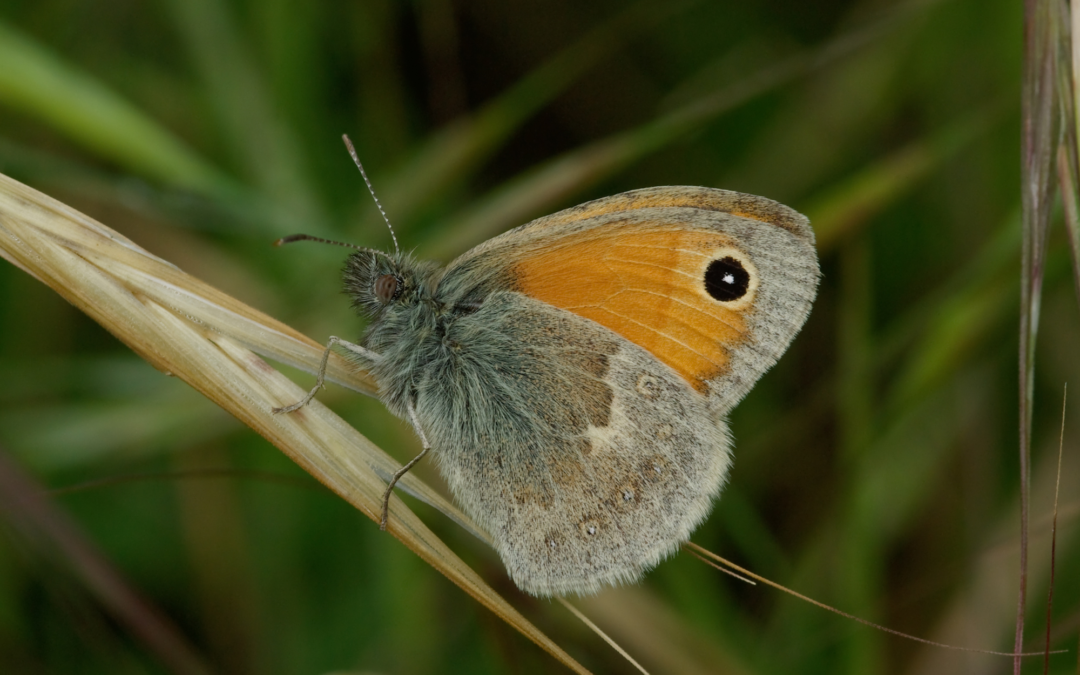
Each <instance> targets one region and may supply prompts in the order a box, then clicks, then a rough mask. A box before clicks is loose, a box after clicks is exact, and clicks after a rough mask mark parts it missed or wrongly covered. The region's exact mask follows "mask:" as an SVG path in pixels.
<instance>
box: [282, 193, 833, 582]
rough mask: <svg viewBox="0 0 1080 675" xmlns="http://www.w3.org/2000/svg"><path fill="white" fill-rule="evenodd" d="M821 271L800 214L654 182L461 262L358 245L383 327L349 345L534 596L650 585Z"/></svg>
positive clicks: (352, 289) (355, 290)
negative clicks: (732, 419) (732, 416)
mask: <svg viewBox="0 0 1080 675" xmlns="http://www.w3.org/2000/svg"><path fill="white" fill-rule="evenodd" d="M818 276H819V272H818V262H817V253H816V251H815V248H814V233H813V230H811V229H810V225H809V222H808V221H807V219H806V218H805V217H804V216H802V215H800V214H799V213H796V212H795V211H793V210H791V209H789V208H787V207H785V206H782V205H781V204H777V203H776V202H773V201H770V200H768V199H764V198H762V197H754V196H751V195H745V194H740V193H737V192H729V191H726V190H716V189H710V188H703V187H654V188H648V189H643V190H634V191H632V192H626V193H623V194H620V195H615V196H613V197H607V198H604V199H598V200H596V201H592V202H588V203H586V204H582V205H580V206H576V207H574V208H570V209H566V210H565V211H560V212H559V213H556V214H554V215H551V216H547V217H545V218H539V219H537V220H534V221H532V222H531V223H528V224H526V225H522V226H521V227H518V228H516V229H513V230H510V231H509V232H507V233H505V234H502V235H500V236H498V237H495V238H494V239H491V240H489V241H487V242H484V243H483V244H480V245H479V246H477V247H476V248H474V249H472V250H471V251H469V252H467V253H465V254H464V255H462V256H461V257H459V258H458V259H457V260H454V261H453V262H451V263H450V264H449V265H447V266H445V267H442V266H440V265H437V264H435V263H431V262H419V261H416V260H414V259H413V258H411V257H409V256H408V255H405V254H401V253H394V254H387V253H382V252H379V251H374V250H368V249H360V250H358V252H356V253H353V254H352V255H350V256H349V259H348V262H347V263H346V266H345V272H344V277H345V290H346V292H347V293H348V294H349V295H350V296H352V299H353V305H354V306H355V307H356V308H357V309H358V310H359V311H360V312H361V313H362V314H364V315H365V316H367V317H369V318H370V319H371V325H370V327H369V329H368V331H367V334H366V336H365V338H364V341H363V346H359V345H350V344H348V343H344V342H343V341H340V340H337V339H336V338H333V339H332V340H331V344H334V343H338V344H343V345H344V346H345V347H346V348H348V349H350V350H351V351H352V352H354V353H355V354H356V355H357V358H358V359H359V360H360V361H361V362H363V364H364V366H365V367H366V368H368V369H369V370H370V372H371V373H372V374H373V375H374V377H375V379H376V380H377V382H378V383H379V386H380V396H381V398H382V400H383V402H384V403H385V404H386V406H387V407H388V408H389V409H390V410H391V411H392V412H393V413H395V414H396V415H398V416H400V417H402V418H405V419H407V420H409V421H410V422H411V423H412V424H413V426H414V427H415V428H416V430H417V433H418V434H419V435H420V437H421V440H422V441H423V444H424V448H425V452H426V451H427V449H429V448H430V449H432V450H434V453H435V456H436V458H437V461H438V464H439V467H440V469H441V470H442V474H443V476H444V477H445V479H446V482H447V483H448V484H449V486H450V489H451V490H452V491H453V494H454V497H455V498H456V499H457V501H458V502H459V503H460V505H461V506H462V508H463V509H464V510H465V512H466V513H468V514H469V515H470V516H471V517H472V518H473V519H475V520H476V522H477V523H479V524H480V525H481V526H482V527H484V528H485V529H486V530H487V531H488V532H490V533H491V536H492V538H493V539H494V542H495V547H496V548H497V550H498V552H499V555H500V556H501V557H502V560H503V562H504V563H505V564H506V568H507V570H508V572H509V573H510V577H511V578H512V579H513V580H514V582H515V583H516V584H517V585H518V586H519V587H520V588H522V589H523V590H525V591H527V592H529V593H532V594H535V595H540V596H549V595H563V594H567V593H579V594H583V593H592V592H595V591H597V590H599V589H600V588H602V587H603V586H605V585H608V584H618V583H630V582H634V581H636V580H638V579H639V578H640V577H641V575H642V574H643V573H644V572H645V571H647V570H648V569H650V568H651V567H653V566H655V565H656V564H657V563H659V562H660V561H661V560H662V559H664V558H665V557H666V556H668V555H670V554H672V553H673V552H674V551H675V550H677V549H678V548H679V546H680V545H681V544H682V543H683V542H684V541H686V540H687V539H688V538H689V537H690V534H691V533H692V532H693V531H694V528H696V527H697V526H698V524H700V523H701V521H702V520H704V518H705V517H706V515H707V514H708V513H709V510H710V508H711V506H712V502H713V500H714V499H715V498H716V497H717V495H718V494H719V492H720V489H721V487H722V486H723V483H724V480H725V477H726V476H727V473H728V467H729V465H730V463H731V437H730V433H729V432H728V426H727V423H726V421H725V417H726V415H727V413H728V411H729V410H731V408H732V407H733V406H734V405H735V404H736V403H737V402H738V401H739V400H740V399H741V398H742V397H743V396H744V395H745V394H746V393H747V391H749V389H750V387H751V386H752V385H753V384H754V382H755V381H757V379H758V378H759V377H760V376H761V374H762V373H764V372H765V371H766V370H768V369H769V367H771V366H772V365H773V364H774V363H775V362H776V360H777V359H778V358H779V357H780V355H781V354H782V353H783V352H784V350H785V349H787V346H788V344H789V343H790V342H791V340H792V338H793V337H794V336H795V334H796V333H797V332H798V331H799V329H800V328H801V327H802V325H803V322H804V321H805V320H806V317H807V314H808V313H809V312H810V305H811V303H812V302H813V300H814V296H815V294H816V291H817V283H818ZM307 400H309V399H305V401H302V402H300V403H298V404H297V405H296V406H290V408H287V409H285V410H292V409H295V408H296V407H298V406H299V405H302V404H303V403H304V402H306V401H307ZM421 456H423V454H421ZM417 459H419V457H418V458H417ZM416 461H417V460H413V462H410V463H409V464H408V465H406V467H404V468H403V470H402V472H399V474H398V476H395V481H393V482H391V487H392V485H393V483H394V482H396V478H397V477H400V475H402V474H403V472H404V471H406V470H408V468H409V467H411V466H412V464H414V463H415V462H416ZM387 498H389V489H388V493H387ZM384 518H385V510H384ZM384 525H385V520H384Z"/></svg>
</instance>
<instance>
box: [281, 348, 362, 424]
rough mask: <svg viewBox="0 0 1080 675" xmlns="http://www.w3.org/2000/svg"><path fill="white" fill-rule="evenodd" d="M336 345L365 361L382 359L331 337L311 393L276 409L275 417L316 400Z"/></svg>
mask: <svg viewBox="0 0 1080 675" xmlns="http://www.w3.org/2000/svg"><path fill="white" fill-rule="evenodd" d="M334 345H341V346H342V347H344V348H345V349H348V350H349V351H350V352H352V353H354V354H358V355H360V356H362V357H364V358H365V359H368V360H369V361H378V360H379V358H380V356H379V354H376V353H375V352H373V351H371V350H370V349H367V348H365V347H361V346H360V345H357V344H353V343H352V342H348V341H346V340H342V339H341V338H339V337H337V336H336V335H331V336H330V339H329V340H328V341H327V343H326V350H325V351H323V355H322V361H321V362H320V363H319V372H318V374H317V375H316V377H315V386H314V387H312V388H311V391H309V392H308V393H307V396H305V397H304V398H302V399H300V400H299V401H297V402H296V403H293V404H292V405H287V406H284V407H281V408H274V410H273V413H274V414H275V415H280V414H283V413H291V412H293V411H294V410H299V409H300V408H303V407H304V406H306V405H307V404H308V403H311V399H313V398H315V394H317V393H319V390H320V389H322V388H323V382H324V380H325V379H326V363H327V362H328V361H329V360H330V351H331V350H332V349H333V348H334Z"/></svg>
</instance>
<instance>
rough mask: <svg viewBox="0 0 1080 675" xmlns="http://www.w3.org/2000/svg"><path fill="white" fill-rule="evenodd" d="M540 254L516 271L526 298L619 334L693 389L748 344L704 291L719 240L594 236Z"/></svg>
mask: <svg viewBox="0 0 1080 675" xmlns="http://www.w3.org/2000/svg"><path fill="white" fill-rule="evenodd" d="M563 241H564V243H563V245H560V246H557V247H553V248H548V249H541V250H540V251H538V252H536V253H534V254H532V255H530V256H528V257H527V258H526V259H524V260H522V261H521V262H519V263H518V264H517V265H516V266H515V267H514V277H515V281H516V284H515V285H516V287H517V289H518V290H520V291H521V292H523V293H525V294H526V295H529V296H531V297H533V298H536V299H537V300H541V301H543V302H546V303H548V304H550V305H554V306H555V307H559V308H562V309H565V310H568V311H571V312H573V313H575V314H578V315H579V316H583V317H586V318H588V319H592V320H593V321H595V322H597V323H599V324H601V325H603V326H605V327H607V328H609V329H611V330H613V331H615V332H616V333H618V334H619V335H622V336H623V337H625V338H626V339H628V340H630V341H632V342H634V343H635V344H637V345H639V346H641V347H643V348H645V349H646V350H648V351H649V352H650V353H652V355H653V356H655V357H656V358H658V359H660V360H661V361H663V362H664V363H666V364H668V365H669V366H671V367H672V368H674V369H675V370H676V371H677V372H678V373H679V374H680V375H681V376H682V377H683V378H684V379H685V380H686V381H687V382H689V383H690V384H691V386H693V387H694V388H695V389H697V390H698V391H700V392H702V393H704V392H705V391H706V385H705V383H706V382H707V381H708V380H711V379H713V378H715V377H716V376H717V375H719V374H721V373H722V372H723V371H724V370H725V369H726V368H727V367H728V361H729V357H728V354H729V352H730V350H731V349H733V348H734V347H735V346H737V345H738V344H739V343H740V342H742V341H743V340H744V339H745V338H746V323H745V321H744V319H743V316H742V313H741V312H740V311H739V310H738V309H733V308H730V307H726V306H724V305H723V304H721V303H719V302H717V301H716V300H714V299H713V298H711V297H710V296H709V295H708V294H707V293H706V292H705V290H704V284H703V275H704V272H705V268H706V267H707V266H708V264H709V262H710V261H712V260H713V259H714V258H715V257H716V252H717V251H718V250H721V249H725V248H731V247H732V245H733V243H732V241H731V240H730V238H728V237H727V236H725V235H723V234H720V233H717V232H693V231H684V230H667V231H658V230H645V231H637V232H633V231H631V232H627V231H625V230H622V231H619V232H614V231H609V232H608V233H603V232H596V231H593V232H589V233H584V234H580V235H577V236H575V237H570V238H568V239H567V240H563Z"/></svg>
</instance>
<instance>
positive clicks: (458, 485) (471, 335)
mask: <svg viewBox="0 0 1080 675" xmlns="http://www.w3.org/2000/svg"><path fill="white" fill-rule="evenodd" d="M440 344H441V345H442V347H441V348H439V349H435V350H433V351H432V352H429V354H428V356H429V357H430V360H428V361H427V362H426V363H425V364H424V367H423V368H422V369H421V370H419V371H418V372H415V373H414V377H415V379H414V380H413V382H414V386H415V387H416V389H415V391H416V410H417V414H418V416H419V418H420V423H421V425H422V426H423V428H424V429H425V431H426V432H427V435H428V438H429V439H430V440H431V442H432V444H433V447H434V449H435V451H436V452H435V456H436V457H437V458H438V460H439V462H440V465H441V469H442V472H443V475H444V476H445V478H446V480H447V482H448V483H449V485H450V488H451V490H452V491H453V493H454V496H455V497H456V498H457V500H458V501H459V502H460V504H461V505H462V506H463V507H464V509H465V511H466V512H467V513H469V515H470V516H472V517H473V518H474V519H475V520H476V521H477V522H479V523H480V524H481V525H482V526H483V527H485V528H486V529H487V530H488V531H489V532H491V533H492V535H493V536H494V539H495V541H496V545H497V547H498V550H499V554H500V555H501V556H502V558H503V561H504V562H505V564H506V567H507V569H508V570H509V573H510V575H511V577H512V578H513V580H514V581H515V582H516V583H517V584H518V585H519V586H520V587H521V588H523V589H525V590H526V591H529V592H531V593H534V594H537V595H557V594H565V593H569V592H575V593H591V592H595V591H597V590H599V589H600V588H601V587H602V586H603V585H605V584H612V583H620V582H632V581H635V580H637V579H638V578H639V577H640V575H641V574H642V573H643V572H644V571H646V570H647V569H649V568H650V567H652V566H653V565H655V564H656V563H658V562H659V561H660V560H661V559H663V558H664V557H665V556H667V555H669V554H670V553H672V552H673V551H674V550H675V549H676V548H677V547H678V546H679V544H681V543H682V542H683V541H685V540H686V539H687V538H689V536H690V534H691V532H692V531H693V529H694V528H695V527H696V526H697V525H698V524H699V523H700V522H701V521H702V520H703V519H704V518H705V517H706V516H707V514H708V512H709V509H710V507H711V504H712V501H713V499H714V498H715V497H716V496H717V494H718V493H719V491H720V488H721V487H722V483H723V480H724V477H725V476H726V474H727V469H728V465H729V463H730V451H729V447H730V442H729V439H728V433H727V426H726V424H725V422H724V421H723V419H722V418H721V416H720V415H719V413H718V412H716V409H715V408H710V404H709V402H708V400H707V399H706V398H705V397H703V396H700V395H697V394H696V393H695V392H694V391H693V390H692V389H691V388H690V387H689V385H688V384H687V383H686V382H685V381H684V380H683V379H681V378H680V377H679V376H678V374H677V373H675V372H674V371H673V370H671V369H670V368H668V367H667V366H666V365H664V364H662V363H660V362H659V361H657V360H656V359H655V358H654V357H652V356H651V355H650V354H648V353H647V352H645V351H644V350H642V349H641V348H640V347H637V346H636V345H634V344H632V343H630V342H629V341H627V340H625V339H623V338H621V337H619V336H618V335H616V334H615V333H612V332H611V331H609V330H608V329H606V328H604V327H602V326H600V325H598V324H596V323H594V322H592V321H589V320H588V319H584V318H581V317H579V316H577V315H575V314H572V313H570V312H567V311H564V310H560V309H557V308H554V307H551V306H549V305H546V304H544V303H541V302H538V301H536V300H532V299H530V298H528V297H525V296H523V295H520V294H518V293H513V292H507V291H497V292H494V293H492V294H491V295H489V296H488V297H487V299H486V300H485V302H484V303H483V305H482V306H481V307H480V308H479V309H478V310H477V311H476V312H474V313H472V314H468V315H466V316H462V317H458V318H456V319H455V320H453V321H451V322H448V323H447V324H446V327H445V335H444V336H442V339H441V340H440Z"/></svg>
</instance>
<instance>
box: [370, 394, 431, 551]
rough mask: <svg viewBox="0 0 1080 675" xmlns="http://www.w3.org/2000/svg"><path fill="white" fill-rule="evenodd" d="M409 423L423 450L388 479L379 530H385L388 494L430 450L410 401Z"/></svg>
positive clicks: (387, 514)
mask: <svg viewBox="0 0 1080 675" xmlns="http://www.w3.org/2000/svg"><path fill="white" fill-rule="evenodd" d="M408 410H409V422H411V423H412V425H413V429H414V430H415V431H416V435H417V436H419V437H420V445H422V446H423V448H424V449H423V450H421V451H420V454H419V455H417V456H416V457H413V458H412V460H411V461H410V462H409V463H408V464H406V465H405V466H403V467H401V468H400V469H398V470H397V471H396V472H395V473H394V475H393V476H392V477H391V478H390V483H389V484H388V485H387V486H386V492H384V493H383V500H382V520H381V521H379V529H380V530H386V520H387V518H388V517H389V515H390V494H391V493H392V492H393V491H394V486H395V485H397V482H398V481H399V480H401V477H402V476H404V475H405V474H407V473H409V469H411V468H413V467H414V466H416V463H417V462H419V461H420V460H421V459H423V458H424V455H426V454H427V453H428V450H430V449H431V444H430V443H428V439H427V436H425V435H424V428H423V427H422V426H420V420H418V419H417V418H416V409H415V408H413V404H412V401H409V407H408Z"/></svg>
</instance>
